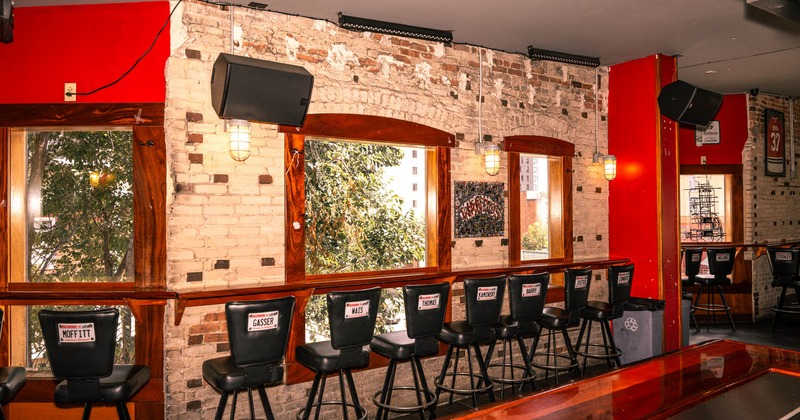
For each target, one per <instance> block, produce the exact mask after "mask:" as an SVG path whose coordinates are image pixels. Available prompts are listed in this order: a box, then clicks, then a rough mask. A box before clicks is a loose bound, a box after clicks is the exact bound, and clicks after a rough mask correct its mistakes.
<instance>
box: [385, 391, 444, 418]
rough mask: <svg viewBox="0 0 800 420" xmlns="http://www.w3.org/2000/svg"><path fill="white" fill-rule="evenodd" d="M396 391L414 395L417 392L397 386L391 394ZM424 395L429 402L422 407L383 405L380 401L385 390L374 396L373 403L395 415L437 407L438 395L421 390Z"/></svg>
mask: <svg viewBox="0 0 800 420" xmlns="http://www.w3.org/2000/svg"><path fill="white" fill-rule="evenodd" d="M395 391H413V392H414V393H416V392H417V389H416V388H414V387H413V386H396V387H394V388H392V389H391V390H390V392H392V393H394V392H395ZM419 391H420V392H421V393H422V394H423V395H425V400H426V401H427V402H424V403H422V405H412V406H398V405H389V404H385V403H382V402H381V400H380V398H379V397H380V396H381V393H382V392H383V390H380V391H378V392H376V393H375V395H373V396H372V402H373V403H374V404H375V406H376V407H379V408H383V409H384V410H386V411H389V412H395V413H413V412H416V411H427V410H428V409H430V408H431V407H432V406H435V405H436V403H437V402H438V400H437V398H436V394H435V393H434V392H433V391H427V392H426V391H423V390H421V389H420V390H419Z"/></svg>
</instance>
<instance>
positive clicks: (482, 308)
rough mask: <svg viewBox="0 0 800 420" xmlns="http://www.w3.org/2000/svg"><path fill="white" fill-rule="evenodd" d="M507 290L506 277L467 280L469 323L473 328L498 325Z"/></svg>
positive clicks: (465, 283) (465, 282)
mask: <svg viewBox="0 0 800 420" xmlns="http://www.w3.org/2000/svg"><path fill="white" fill-rule="evenodd" d="M505 290H506V276H495V277H485V278H471V279H465V280H464V294H465V295H466V298H467V299H466V303H467V323H468V324H469V325H470V326H471V327H473V328H475V327H493V326H495V325H497V323H498V322H500V313H501V312H502V311H503V294H504V293H505Z"/></svg>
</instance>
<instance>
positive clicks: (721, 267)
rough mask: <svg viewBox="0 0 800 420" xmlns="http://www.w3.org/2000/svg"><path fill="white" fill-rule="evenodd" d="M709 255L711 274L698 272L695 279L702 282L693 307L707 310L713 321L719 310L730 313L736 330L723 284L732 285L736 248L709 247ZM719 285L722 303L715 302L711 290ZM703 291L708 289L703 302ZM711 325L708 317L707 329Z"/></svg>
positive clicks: (696, 309) (729, 318)
mask: <svg viewBox="0 0 800 420" xmlns="http://www.w3.org/2000/svg"><path fill="white" fill-rule="evenodd" d="M706 255H707V256H708V271H709V273H710V274H698V275H697V276H695V280H697V282H698V283H700V292H698V293H697V297H696V298H695V300H694V305H692V309H693V310H695V311H698V310H700V311H705V312H706V313H707V314H709V315H711V316H712V317H713V322H714V323H716V320H717V317H716V313H717V312H722V311H724V312H725V313H727V314H728V320H729V321H730V323H731V328H732V329H733V330H734V331H736V324H734V323H733V316H731V307H730V306H728V302H727V301H726V300H725V294H724V293H723V292H722V286H724V285H730V284H731V279H730V277H728V276H730V275H731V273H732V272H733V261H734V259H735V257H736V248H734V247H730V248H708V249H707V250H706ZM714 286H716V287H717V292H718V293H719V297H720V299H722V304H719V303H715V302H714V300H715V299H714V291H713V290H710V289H711V288H712V287H714ZM703 291H706V294H707V296H706V299H707V300H706V303H703V304H701V303H700V299H701V298H702V297H703ZM707 316H708V315H707ZM709 327H710V323H709V320H708V318H706V330H708V329H709Z"/></svg>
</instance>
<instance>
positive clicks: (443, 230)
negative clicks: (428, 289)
mask: <svg viewBox="0 0 800 420" xmlns="http://www.w3.org/2000/svg"><path fill="white" fill-rule="evenodd" d="M436 158H437V161H436V165H435V166H436V167H435V168H431V171H437V172H438V176H437V178H436V180H437V187H436V206H435V207H436V215H435V219H434V220H435V224H436V232H437V233H436V240H435V246H436V254H437V259H436V264H437V267H438V268H439V271H440V272H447V271H450V269H451V267H452V264H453V263H452V255H453V250H452V248H451V246H450V243H451V242H452V240H453V225H452V224H451V220H453V204H452V197H453V193H452V185H453V183H452V182H451V174H450V162H451V160H450V149H449V148H444V147H439V148H437V150H436Z"/></svg>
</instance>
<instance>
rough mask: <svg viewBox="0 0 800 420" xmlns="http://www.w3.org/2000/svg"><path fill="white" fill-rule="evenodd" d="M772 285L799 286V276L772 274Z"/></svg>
mask: <svg viewBox="0 0 800 420" xmlns="http://www.w3.org/2000/svg"><path fill="white" fill-rule="evenodd" d="M772 286H773V287H782V286H787V287H800V276H778V275H776V276H774V277H773V278H772Z"/></svg>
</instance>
